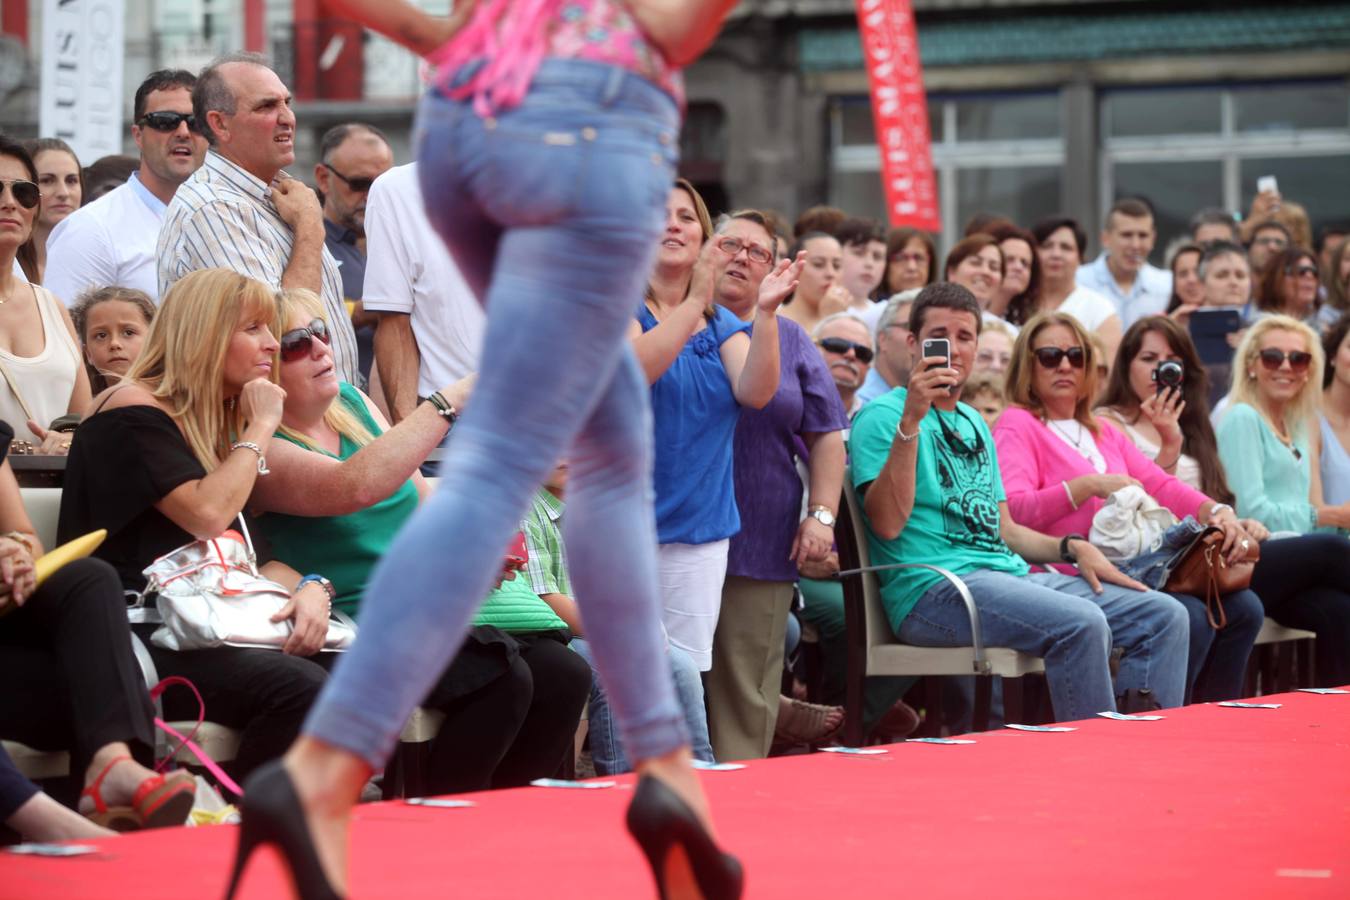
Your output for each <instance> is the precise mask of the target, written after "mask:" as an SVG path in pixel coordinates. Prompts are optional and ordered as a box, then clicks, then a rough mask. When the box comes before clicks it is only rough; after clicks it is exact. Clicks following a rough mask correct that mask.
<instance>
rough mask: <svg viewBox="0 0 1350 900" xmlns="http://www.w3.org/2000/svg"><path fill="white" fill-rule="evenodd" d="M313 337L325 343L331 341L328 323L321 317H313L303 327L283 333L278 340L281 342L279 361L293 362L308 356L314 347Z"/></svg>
mask: <svg viewBox="0 0 1350 900" xmlns="http://www.w3.org/2000/svg"><path fill="white" fill-rule="evenodd" d="M315 338H318V339H319V340H320V341H321V342H323V343H324V344H325V345H328V344H331V343H332V342H333V338H332V336H331V335H330V334H329V333H328V325H327V324H326V323H325V322H324V320H323V319H315V320H314V321H312V322H310V323H309V324H308V325H306V326H305V327H304V328H296V329H295V330H293V331H288V332H286V333H285V334H283V335H282V336H281V340H280V341H279V342H278V343H280V344H281V361H282V362H293V361H295V360H297V359H303V358H304V357H306V356H308V355H309V354H310V351H312V350H313V349H314V339H315Z"/></svg>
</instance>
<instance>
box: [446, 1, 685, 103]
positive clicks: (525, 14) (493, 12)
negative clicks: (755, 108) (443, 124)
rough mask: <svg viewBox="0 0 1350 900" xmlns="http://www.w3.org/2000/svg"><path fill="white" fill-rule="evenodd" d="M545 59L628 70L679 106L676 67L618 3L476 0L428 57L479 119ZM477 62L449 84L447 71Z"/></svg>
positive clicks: (524, 83)
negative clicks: (468, 74) (460, 80)
mask: <svg viewBox="0 0 1350 900" xmlns="http://www.w3.org/2000/svg"><path fill="white" fill-rule="evenodd" d="M545 57H554V58H559V59H586V60H593V61H596V62H603V63H608V64H610V65H613V66H618V67H619V68H623V69H627V70H629V71H631V72H633V73H635V74H637V75H641V76H642V77H644V78H646V79H648V80H649V81H651V82H653V83H654V84H656V85H658V86H659V87H661V88H662V89H663V90H665V91H666V92H668V93H669V94H670V95H671V96H672V97H674V98H675V101H676V102H677V103H679V104H680V105H681V106H683V105H684V85H683V82H682V80H681V77H680V72H679V70H678V69H677V68H675V67H674V66H672V65H670V64H669V63H668V62H666V60H665V57H663V56H662V55H661V51H660V50H659V49H657V48H656V47H654V46H653V45H652V44H651V43H649V42H648V40H647V38H646V37H645V36H644V35H643V33H642V30H641V29H640V28H639V27H638V25H637V22H635V21H634V20H633V17H632V16H631V15H629V13H628V10H627V9H625V8H624V6H623V4H622V3H620V2H618V0H480V2H479V4H478V8H477V9H476V10H474V13H473V16H472V18H471V19H470V20H469V22H468V24H466V25H465V26H464V27H463V28H462V29H460V31H459V33H458V34H456V35H455V36H454V38H452V39H451V40H450V41H449V42H447V43H446V45H445V46H444V47H442V48H441V49H439V50H437V51H436V52H435V53H433V54H431V55H430V56H429V57H428V61H429V62H431V63H432V65H434V66H435V67H436V69H437V71H438V72H439V73H440V74H439V76H438V77H439V79H440V86H441V88H442V90H444V91H445V92H446V94H448V95H449V96H451V97H454V98H455V99H459V100H463V99H467V98H469V97H472V98H473V102H474V109H475V110H476V111H477V112H478V114H479V115H484V116H486V115H489V114H490V113H492V112H493V111H495V110H500V109H505V108H509V107H512V106H515V105H516V104H518V103H520V101H521V100H522V99H523V98H524V96H525V93H526V91H528V90H529V87H530V82H531V81H532V80H533V78H534V74H535V72H536V71H537V70H538V68H539V64H540V63H541V62H543V60H544V58H545ZM478 59H483V60H487V62H486V64H485V65H484V66H483V67H482V68H481V69H480V70H479V71H478V72H477V73H476V74H475V75H474V76H473V78H472V79H471V80H470V81H468V82H466V83H465V84H462V85H460V86H458V87H456V88H454V89H451V88H450V84H449V81H450V79H451V78H452V77H453V75H454V73H455V72H456V71H457V70H458V69H459V68H460V67H461V66H463V65H465V64H467V63H470V62H473V61H474V60H478Z"/></svg>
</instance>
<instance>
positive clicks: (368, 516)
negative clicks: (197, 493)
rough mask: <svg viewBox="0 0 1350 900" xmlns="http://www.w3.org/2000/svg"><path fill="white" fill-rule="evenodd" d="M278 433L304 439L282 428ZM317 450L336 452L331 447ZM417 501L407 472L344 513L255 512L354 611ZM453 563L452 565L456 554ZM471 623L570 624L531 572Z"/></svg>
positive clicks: (496, 594)
mask: <svg viewBox="0 0 1350 900" xmlns="http://www.w3.org/2000/svg"><path fill="white" fill-rule="evenodd" d="M340 391H341V394H340V397H339V400H338V402H339V403H343V404H346V406H347V408H348V409H349V410H351V411H352V412H353V413H355V415H356V417H357V418H359V419H360V420H361V422H362V424H364V425H365V426H366V428H367V429H368V430H369V431H370V433H371V434H372V435H375V436H376V437H378V436H379V435H380V434H381V433H382V431H381V429H380V426H379V425H378V424H377V423H376V422H375V420H374V418H372V417H371V415H370V411H369V410H368V409H366V404H365V401H363V400H362V399H361V395H360V394H359V393H358V392H357V390H356V388H354V387H352V386H351V385H350V384H347V383H346V382H343V383H342V385H341V388H340ZM276 436H277V437H278V438H281V439H283V440H290V441H291V442H292V443H296V444H298V443H299V442H298V441H294V440H292V439H291V438H288V437H286V436H285V435H283V434H280V433H278V434H277V435H276ZM301 446H304V445H301ZM306 449H313V448H310V447H306ZM360 449H361V448H360V447H359V446H358V445H357V444H356V443H355V442H354V441H351V440H349V439H348V438H346V437H343V438H342V446H341V447H340V448H339V450H340V452H339V454H338V455H337V456H336V457H333V458H334V459H344V460H345V459H347V458H349V457H351V456H353V455H354V454H355V453H356V452H357V451H358V450H360ZM317 452H323V453H325V455H327V456H332V454H331V453H327V452H326V451H317ZM417 502H418V500H417V486H416V485H414V484H413V482H412V479H409V480H407V481H405V482H403V484H402V486H400V487H399V489H398V490H396V491H394V493H393V494H391V495H390V496H388V497H386V498H385V499H383V500H381V501H380V502H379V503H376V504H375V505H374V506H368V507H366V508H365V509H359V510H357V511H356V512H353V513H348V514H347V515H345V516H291V515H285V514H283V513H267V514H266V515H263V516H259V517H258V527H259V528H260V529H261V530H262V532H263V534H264V535H265V536H266V537H267V539H268V541H269V542H270V543H271V545H272V555H273V556H274V557H275V558H276V559H279V560H281V561H282V562H284V563H286V564H287V565H289V566H290V567H291V568H293V569H296V570H297V571H299V572H300V573H301V574H302V575H304V574H308V573H310V572H314V573H317V574H319V575H322V576H324V577H325V578H327V579H328V580H329V581H331V582H333V588H334V590H336V591H337V599H335V600H334V601H333V605H334V606H335V607H337V608H338V609H340V610H342V611H343V612H345V613H346V614H347V615H349V616H351V617H352V618H356V617H357V613H358V611H359V610H360V608H361V597H362V595H363V594H364V593H365V589H366V581H367V580H368V579H369V578H370V573H371V571H372V570H373V569H374V568H375V563H377V562H378V561H379V559H380V557H381V556H383V555H384V552H385V551H386V550H388V549H389V545H390V544H391V543H393V541H394V536H395V535H397V534H398V530H399V529H400V528H402V527H403V524H404V523H405V522H407V521H408V519H409V518H410V517H411V516H412V514H413V513H414V512H416V511H417ZM503 549H504V548H503ZM451 562H452V564H453V560H452V561H451ZM473 624H475V625H495V626H497V627H498V628H500V629H502V630H503V631H508V632H515V633H524V632H535V631H552V630H555V629H559V628H566V627H567V625H566V623H564V622H563V620H562V619H560V618H558V616H557V615H556V614H555V613H554V612H553V610H552V609H551V608H550V607H549V605H548V604H547V603H545V602H544V601H543V600H541V599H540V598H539V595H538V594H536V593H534V591H533V590H531V589H530V582H529V579H528V578H526V577H525V575H524V574H523V573H518V574H517V575H516V577H515V579H514V580H512V581H503V582H502V586H501V587H500V588H499V589H497V590H495V591H493V592H492V593H490V594H488V596H487V599H485V600H484V601H483V605H482V607H481V608H480V609H479V610H478V615H477V616H475V617H474V620H473Z"/></svg>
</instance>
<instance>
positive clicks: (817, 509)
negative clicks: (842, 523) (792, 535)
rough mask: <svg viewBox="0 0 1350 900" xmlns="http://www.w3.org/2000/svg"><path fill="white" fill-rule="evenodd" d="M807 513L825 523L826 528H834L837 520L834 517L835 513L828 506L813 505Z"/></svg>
mask: <svg viewBox="0 0 1350 900" xmlns="http://www.w3.org/2000/svg"><path fill="white" fill-rule="evenodd" d="M807 515H809V516H810V517H811V518H813V519H815V520H816V521H817V522H819V523H820V524H822V525H824V526H825V527H826V528H833V527H834V523H835V522H836V521H837V520H836V519H835V517H834V513H833V512H831V511H830V508H829V507H828V506H813V507H811V509H810V510H809V511H808V512H807Z"/></svg>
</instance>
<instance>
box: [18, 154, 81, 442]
mask: <svg viewBox="0 0 1350 900" xmlns="http://www.w3.org/2000/svg"><path fill="white" fill-rule="evenodd" d="M37 178H38V173H37V167H36V166H34V165H33V160H32V157H30V156H29V155H28V151H26V150H25V149H24V148H23V147H22V146H21V145H19V144H17V143H15V142H14V141H11V140H9V139H7V138H4V137H0V381H3V382H4V383H3V384H0V419H4V420H6V421H9V422H12V423H13V424H14V432H15V438H17V440H20V441H26V442H28V443H29V444H32V445H33V446H34V447H38V448H39V449H38V451H37V452H39V453H44V454H64V453H66V452H68V451H69V449H70V440H69V437H70V436H69V435H68V434H63V433H59V432H51V431H49V426H50V424H51V422H52V421H53V420H54V419H56V418H58V417H60V416H63V415H65V414H67V413H77V414H83V413H84V411H85V409H86V407H88V405H89V399H90V396H89V376H88V374H86V372H85V370H84V365H83V363H82V362H81V359H80V351H79V348H78V344H77V341H76V338H75V326H74V325H73V324H71V321H70V314H69V313H68V312H67V311H66V308H65V306H63V305H62V303H61V301H59V300H57V299H56V297H54V296H53V295H52V293H51V292H50V291H48V290H46V289H44V288H41V287H39V286H38V285H36V284H30V283H27V282H25V281H23V280H22V279H20V278H17V277H16V276H15V275H14V260H15V257H16V256H17V255H18V253H19V251H20V249H21V248H25V247H26V248H28V249H27V251H26V252H27V253H29V254H31V252H32V250H31V248H32V243H31V242H32V240H33V229H34V221H35V220H36V219H37V217H38V214H39V213H38V208H39V205H40V204H41V201H42V195H41V192H40V190H39V188H38V185H37Z"/></svg>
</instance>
